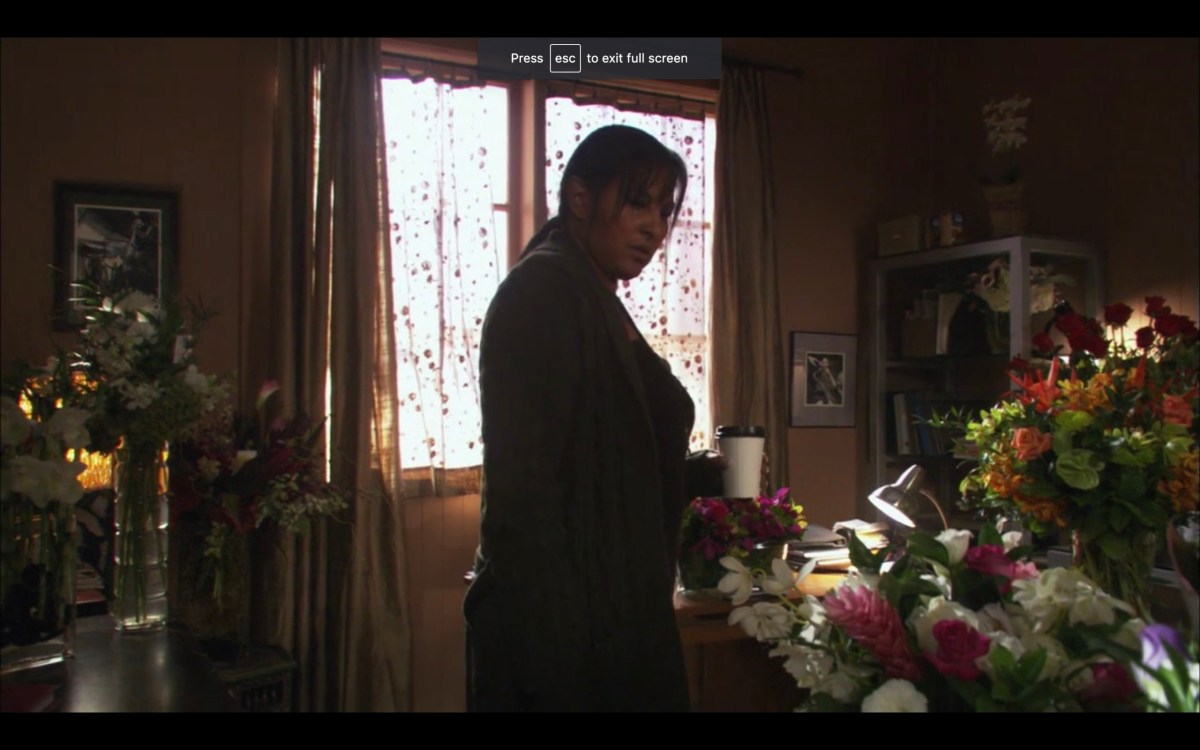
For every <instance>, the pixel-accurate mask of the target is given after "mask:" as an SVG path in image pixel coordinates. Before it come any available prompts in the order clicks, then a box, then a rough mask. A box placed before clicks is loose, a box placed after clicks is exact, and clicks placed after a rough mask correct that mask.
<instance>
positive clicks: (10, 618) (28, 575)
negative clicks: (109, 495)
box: [0, 498, 76, 674]
mask: <svg viewBox="0 0 1200 750" xmlns="http://www.w3.org/2000/svg"><path fill="white" fill-rule="evenodd" d="M75 546H76V526H75V508H74V506H72V505H70V504H64V503H50V504H49V505H47V506H46V507H43V508H39V507H37V506H35V505H34V504H33V503H32V502H29V501H28V500H25V499H21V498H17V499H13V500H7V501H5V503H4V505H3V532H2V534H0V547H2V556H3V564H2V566H0V577H2V580H0V592H2V594H3V597H4V598H3V611H2V616H0V641H2V643H0V674H10V673H12V672H18V671H21V670H25V669H32V668H34V667H41V666H45V665H48V664H55V663H58V662H61V661H62V660H63V659H66V658H68V657H70V656H72V654H73V651H74V641H75V560H76V551H75Z"/></svg>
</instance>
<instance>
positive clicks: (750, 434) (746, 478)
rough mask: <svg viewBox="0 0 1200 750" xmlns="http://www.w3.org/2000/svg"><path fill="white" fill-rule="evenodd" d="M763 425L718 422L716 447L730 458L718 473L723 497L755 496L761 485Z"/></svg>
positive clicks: (763, 442)
mask: <svg viewBox="0 0 1200 750" xmlns="http://www.w3.org/2000/svg"><path fill="white" fill-rule="evenodd" d="M766 440H767V431H766V428H764V427H761V426H759V425H721V426H720V427H718V428H717V450H719V451H721V455H723V456H725V458H726V459H728V460H729V467H728V468H726V469H725V470H724V471H723V472H722V473H721V479H722V481H723V483H724V489H725V497H758V494H759V491H760V490H761V489H762V459H763V445H764V444H765V443H766Z"/></svg>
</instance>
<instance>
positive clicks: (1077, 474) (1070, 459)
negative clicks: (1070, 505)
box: [1054, 448, 1104, 490]
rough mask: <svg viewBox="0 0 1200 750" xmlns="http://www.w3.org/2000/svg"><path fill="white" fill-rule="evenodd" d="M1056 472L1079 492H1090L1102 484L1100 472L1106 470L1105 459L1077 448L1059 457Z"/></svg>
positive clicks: (1055, 467)
mask: <svg viewBox="0 0 1200 750" xmlns="http://www.w3.org/2000/svg"><path fill="white" fill-rule="evenodd" d="M1054 470H1055V472H1056V473H1057V474H1058V476H1059V477H1060V478H1061V479H1062V480H1063V481H1064V482H1066V483H1067V485H1068V486H1071V487H1074V488H1075V489H1077V490H1090V489H1092V488H1094V487H1097V486H1099V484H1100V472H1101V471H1103V470H1104V459H1102V458H1101V457H1100V456H1099V455H1097V454H1096V453H1095V452H1094V451H1090V450H1087V449H1086V448H1075V449H1072V450H1069V451H1067V452H1065V453H1063V454H1061V455H1059V457H1058V461H1056V462H1055V466H1054Z"/></svg>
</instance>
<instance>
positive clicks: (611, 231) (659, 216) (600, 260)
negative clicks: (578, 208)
mask: <svg viewBox="0 0 1200 750" xmlns="http://www.w3.org/2000/svg"><path fill="white" fill-rule="evenodd" d="M674 187H675V185H674V184H673V183H668V181H667V179H666V177H665V176H659V177H657V178H655V179H652V180H650V182H649V184H648V185H647V186H646V188H645V189H643V190H641V191H640V192H634V193H633V194H632V195H630V196H629V202H628V203H626V204H625V205H623V206H620V207H618V206H617V200H618V184H617V182H616V181H614V182H613V183H611V184H610V185H609V186H608V187H606V188H605V189H604V191H603V192H602V193H600V197H599V200H597V201H596V203H595V204H594V213H593V214H592V216H591V221H589V222H588V223H587V228H586V234H585V238H584V246H585V247H586V248H587V251H588V253H589V254H590V255H591V256H592V262H593V263H595V265H596V268H597V269H598V270H599V271H600V275H601V276H602V277H604V279H605V280H606V281H607V282H609V284H610V286H612V287H613V288H614V289H615V288H616V285H617V282H619V281H623V280H629V279H634V278H637V276H638V275H639V274H641V272H642V270H643V269H645V267H646V266H647V265H649V263H650V261H651V260H652V259H653V258H654V254H655V253H656V252H658V249H659V248H660V247H662V243H663V240H664V239H665V238H666V236H667V228H668V226H669V223H670V221H671V216H672V215H673V214H674V212H675V195H674Z"/></svg>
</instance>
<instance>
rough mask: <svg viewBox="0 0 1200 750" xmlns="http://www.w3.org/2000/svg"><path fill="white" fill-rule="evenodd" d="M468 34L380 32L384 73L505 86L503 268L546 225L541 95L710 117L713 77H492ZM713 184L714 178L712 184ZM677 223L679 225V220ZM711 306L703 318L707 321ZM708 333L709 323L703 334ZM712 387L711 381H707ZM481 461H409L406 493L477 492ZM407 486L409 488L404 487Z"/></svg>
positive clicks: (705, 224) (707, 223)
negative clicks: (432, 37) (437, 36)
mask: <svg viewBox="0 0 1200 750" xmlns="http://www.w3.org/2000/svg"><path fill="white" fill-rule="evenodd" d="M474 44H475V40H474V39H443V40H438V41H437V42H433V43H431V42H429V41H427V40H412V39H385V40H383V42H382V45H381V47H382V55H383V68H384V71H385V73H384V75H386V76H388V77H409V78H413V79H417V80H419V79H423V78H426V77H432V78H434V79H435V80H438V81H440V82H442V83H449V84H450V85H452V86H462V87H469V86H500V87H503V88H505V89H506V90H507V91H508V171H507V173H508V203H507V204H506V205H505V206H504V210H505V212H506V213H507V217H508V221H507V226H508V231H507V234H508V236H507V237H506V241H507V243H508V247H507V253H506V256H507V269H505V270H511V269H512V267H513V266H514V265H515V264H516V263H517V261H518V259H519V258H520V255H521V251H522V249H523V248H524V245H525V243H526V241H527V239H528V238H529V237H532V236H533V235H534V234H535V233H536V232H537V230H538V229H539V228H540V227H542V225H544V224H545V222H546V221H547V219H548V218H549V215H548V208H547V206H546V200H545V196H546V175H545V173H546V170H545V168H544V160H545V158H546V101H547V99H548V98H549V97H551V96H562V95H569V96H570V97H571V98H573V99H575V100H576V101H577V102H578V103H581V104H608V105H610V106H615V107H617V108H619V109H627V110H633V111H640V112H649V113H651V114H660V115H672V116H684V117H689V118H691V119H703V118H705V117H706V116H712V117H714V118H715V113H716V102H717V88H716V86H717V82H716V81H706V82H695V81H666V80H658V79H646V80H623V79H622V80H606V81H589V80H572V81H566V80H561V79H559V80H527V79H523V80H496V79H494V78H491V77H487V76H480V75H478V69H477V67H476V66H477V63H478V60H477V57H476V54H475V50H474ZM712 189H713V190H715V184H714V185H713V186H712ZM689 223H695V224H696V225H697V226H698V228H699V230H700V231H701V233H704V232H706V231H710V230H711V229H712V224H713V217H712V216H708V217H707V220H704V221H700V222H689ZM677 229H679V230H682V229H685V227H683V226H679V227H677ZM709 305H710V310H709V314H708V315H707V316H706V320H709V321H710V326H711V296H710V299H709ZM705 336H706V338H708V339H710V340H711V327H710V328H709V330H708V331H706V333H705ZM710 390H711V386H710ZM480 471H481V467H479V466H472V467H463V468H451V469H447V468H443V467H437V466H414V467H411V468H405V469H403V475H404V484H405V495H407V496H412V495H428V494H434V490H437V492H436V494H467V493H471V492H478V489H479V486H478V483H479V475H480ZM410 490H411V492H410Z"/></svg>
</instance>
